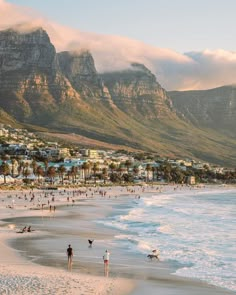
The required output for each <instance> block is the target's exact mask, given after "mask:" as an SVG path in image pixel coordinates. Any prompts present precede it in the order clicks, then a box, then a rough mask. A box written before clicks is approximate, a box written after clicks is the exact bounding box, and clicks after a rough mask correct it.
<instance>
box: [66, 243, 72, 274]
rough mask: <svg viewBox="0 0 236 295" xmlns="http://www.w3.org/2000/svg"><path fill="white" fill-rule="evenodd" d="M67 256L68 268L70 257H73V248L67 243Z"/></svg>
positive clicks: (70, 261)
mask: <svg viewBox="0 0 236 295" xmlns="http://www.w3.org/2000/svg"><path fill="white" fill-rule="evenodd" d="M67 257H68V268H69V269H71V267H72V257H73V249H72V248H71V245H69V246H68V248H67Z"/></svg>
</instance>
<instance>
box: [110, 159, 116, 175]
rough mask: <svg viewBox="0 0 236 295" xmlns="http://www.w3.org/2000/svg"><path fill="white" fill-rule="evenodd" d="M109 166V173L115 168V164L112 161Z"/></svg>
mask: <svg viewBox="0 0 236 295" xmlns="http://www.w3.org/2000/svg"><path fill="white" fill-rule="evenodd" d="M109 168H110V170H111V174H113V173H114V171H115V170H116V164H115V163H113V162H112V163H111V164H110V165H109Z"/></svg>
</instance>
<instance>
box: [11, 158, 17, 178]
mask: <svg viewBox="0 0 236 295" xmlns="http://www.w3.org/2000/svg"><path fill="white" fill-rule="evenodd" d="M15 163H16V159H15V158H11V176H12V177H13V176H14V167H15Z"/></svg>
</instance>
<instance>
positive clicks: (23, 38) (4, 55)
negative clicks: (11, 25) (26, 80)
mask: <svg viewBox="0 0 236 295" xmlns="http://www.w3.org/2000/svg"><path fill="white" fill-rule="evenodd" d="M54 58H55V48H54V46H53V45H52V44H51V42H50V39H49V37H48V34H47V33H46V31H44V30H43V29H41V28H40V29H37V30H36V31H33V32H30V33H19V32H17V31H15V30H12V29H9V30H5V31H0V71H1V72H7V71H15V70H20V69H21V70H23V71H26V70H37V71H38V70H39V69H48V68H51V67H52V65H53V63H54Z"/></svg>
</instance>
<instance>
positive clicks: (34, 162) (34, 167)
mask: <svg viewBox="0 0 236 295" xmlns="http://www.w3.org/2000/svg"><path fill="white" fill-rule="evenodd" d="M31 167H32V169H33V174H34V175H35V173H36V170H37V167H38V164H37V162H36V161H35V160H33V161H32V163H31Z"/></svg>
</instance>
